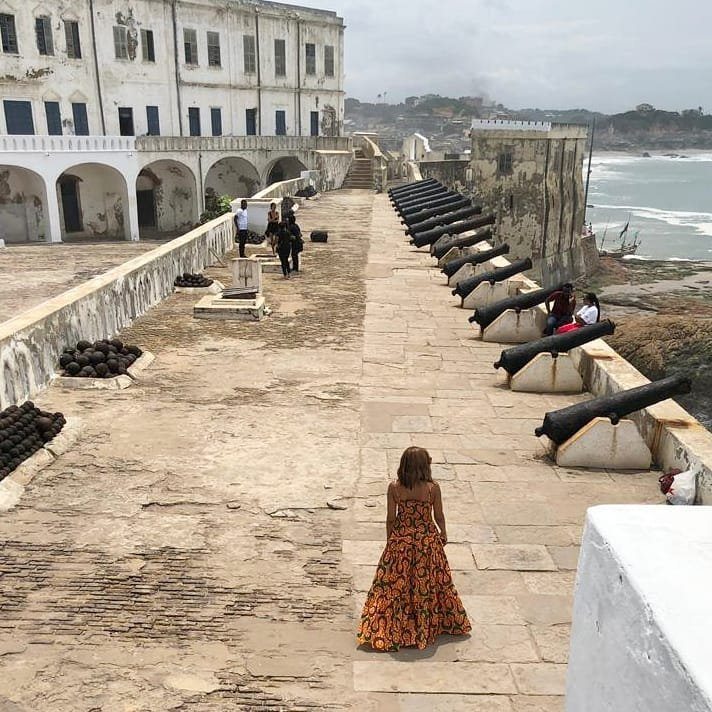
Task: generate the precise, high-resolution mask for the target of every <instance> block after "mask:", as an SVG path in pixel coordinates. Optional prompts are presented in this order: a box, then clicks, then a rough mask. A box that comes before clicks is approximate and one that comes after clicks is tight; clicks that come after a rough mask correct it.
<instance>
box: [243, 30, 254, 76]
mask: <svg viewBox="0 0 712 712" xmlns="http://www.w3.org/2000/svg"><path fill="white" fill-rule="evenodd" d="M242 49H243V56H244V65H245V66H244V69H245V74H254V73H255V72H256V71H257V53H256V51H255V36H254V35H242Z"/></svg>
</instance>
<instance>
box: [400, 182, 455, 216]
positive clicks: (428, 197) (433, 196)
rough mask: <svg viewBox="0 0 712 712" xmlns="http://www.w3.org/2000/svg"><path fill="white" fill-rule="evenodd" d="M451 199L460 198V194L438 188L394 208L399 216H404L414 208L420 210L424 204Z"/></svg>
mask: <svg viewBox="0 0 712 712" xmlns="http://www.w3.org/2000/svg"><path fill="white" fill-rule="evenodd" d="M451 197H459V194H458V193H455V192H454V191H452V190H447V189H446V188H442V189H441V188H438V189H437V190H434V191H428V193H426V194H425V195H419V196H417V197H415V198H409V199H408V200H404V201H403V202H401V203H396V204H395V206H394V207H395V209H396V212H397V213H398V214H399V215H402V214H403V213H406V212H408V211H410V210H412V209H413V208H418V207H419V206H420V205H423V204H424V203H427V202H430V201H435V200H442V199H443V198H451Z"/></svg>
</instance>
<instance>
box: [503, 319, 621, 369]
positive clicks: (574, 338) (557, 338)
mask: <svg viewBox="0 0 712 712" xmlns="http://www.w3.org/2000/svg"><path fill="white" fill-rule="evenodd" d="M615 330H616V325H615V324H614V323H613V322H612V321H611V320H610V319H606V320H604V321H600V322H598V323H596V324H589V325H587V326H582V327H581V328H579V329H574V330H573V331H567V332H566V333H565V334H553V335H552V336H544V337H543V338H541V339H537V340H536V341H530V342H528V343H526V344H520V345H519V346H513V347H512V348H509V349H505V350H504V351H502V353H501V354H500V356H499V361H496V362H495V364H494V367H495V368H503V369H504V370H505V371H507V373H509V374H510V376H511V375H513V374H515V373H517V371H519V370H521V369H522V368H524V366H526V365H527V364H528V363H529V362H530V361H531V360H532V359H533V358H534V357H535V356H536V355H537V354H541V353H550V354H552V355H556V354H562V353H566V352H568V351H570V350H571V349H573V348H575V347H576V346H582V345H583V344H587V343H588V342H589V341H594V340H595V339H600V338H601V337H602V336H609V335H610V334H612V333H613V332H614V331H615Z"/></svg>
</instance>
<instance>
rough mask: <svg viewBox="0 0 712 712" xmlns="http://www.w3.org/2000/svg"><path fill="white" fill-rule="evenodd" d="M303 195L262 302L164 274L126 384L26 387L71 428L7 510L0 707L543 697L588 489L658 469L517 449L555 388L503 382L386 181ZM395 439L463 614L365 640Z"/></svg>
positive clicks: (0, 604)
mask: <svg viewBox="0 0 712 712" xmlns="http://www.w3.org/2000/svg"><path fill="white" fill-rule="evenodd" d="M301 220H302V227H303V229H305V230H306V231H308V230H310V229H314V228H320V227H323V226H329V229H330V241H329V243H328V245H312V244H310V243H307V249H306V251H305V255H304V268H305V273H304V274H302V275H300V276H298V277H296V278H295V279H293V280H289V281H287V280H282V279H281V277H279V276H277V275H269V276H267V278H266V283H265V292H266V295H267V297H268V301H269V303H270V305H271V306H272V307H273V309H274V314H273V316H272V317H270V318H269V319H268V320H266V321H264V322H262V323H259V324H220V323H211V322H203V321H196V320H193V319H192V317H191V312H190V308H191V306H192V304H193V302H194V301H195V297H191V296H189V295H174V296H173V297H170V298H169V299H167V300H165V301H164V302H163V303H162V304H161V305H159V306H158V307H156V308H154V309H152V310H151V312H150V313H149V314H147V315H146V316H144V317H142V318H141V319H139V320H138V321H137V322H136V324H135V325H134V326H132V327H131V328H130V329H128V330H127V331H126V333H125V334H124V335H123V336H124V338H125V339H126V340H128V341H129V342H132V343H138V344H139V345H141V346H143V347H146V348H149V349H150V350H151V351H153V352H154V353H155V354H156V356H157V361H156V363H155V364H154V366H153V367H152V368H151V369H150V370H149V371H148V372H147V373H146V376H145V380H143V381H142V382H141V383H140V384H138V385H136V386H132V387H131V388H129V389H128V390H126V391H123V392H120V393H109V392H106V393H90V392H76V391H74V392H70V391H62V390H58V389H55V388H52V389H50V390H49V391H48V392H47V393H46V394H44V395H43V396H42V397H41V398H38V399H37V401H38V402H39V403H40V404H41V405H43V406H48V407H51V408H52V409H60V408H61V409H62V410H63V411H64V412H65V413H67V414H70V415H75V416H80V417H82V418H83V419H84V421H85V432H84V434H83V437H82V439H81V440H80V442H79V444H78V445H77V447H76V448H75V449H74V450H73V451H72V452H71V453H67V454H66V455H65V456H63V457H62V458H60V459H59V460H58V461H57V462H56V463H55V464H54V465H53V466H51V467H50V468H48V469H46V470H44V471H43V472H42V473H40V474H39V475H38V476H37V477H36V478H35V479H34V480H33V482H32V483H31V484H30V486H29V487H28V489H27V491H26V492H25V495H24V497H23V499H22V500H21V502H20V505H19V506H18V507H17V508H16V509H14V510H12V511H11V512H7V513H0V538H1V539H2V541H3V547H2V550H0V710H2V712H5V711H6V710H7V711H8V712H19V711H20V710H45V709H51V710H53V712H54V711H57V712H63V711H65V710H66V711H70V710H71V711H72V712H76V711H77V710H81V711H85V710H86V711H89V710H102V711H105V712H109V711H111V712H113V711H114V710H121V711H122V712H123V711H128V710H131V711H132V712H136V711H141V712H143V711H144V710H145V711H146V712H149V711H150V712H156V711H163V710H178V709H180V710H191V711H193V710H196V711H198V712H203V711H208V710H210V711H212V710H271V711H274V712H277V711H278V710H290V711H295V712H296V711H304V710H317V709H318V710H328V709H339V710H341V709H358V710H364V711H366V712H391V711H392V712H396V711H397V712H426V710H427V711H428V712H430V711H431V710H455V711H456V712H457V711H458V710H475V711H477V710H482V711H485V710H486V711H487V712H501V711H506V712H550V711H553V710H561V709H563V706H562V701H561V699H562V698H561V697H560V695H561V693H562V691H563V678H564V663H565V659H566V645H567V634H568V623H569V617H570V614H569V610H570V603H571V592H572V586H573V576H574V569H575V566H576V556H577V552H578V550H577V544H578V540H579V535H580V528H581V523H582V521H583V515H584V512H585V509H586V507H587V506H590V505H592V504H596V503H603V502H606V503H610V502H645V501H654V502H656V501H659V498H658V496H657V493H656V484H657V483H656V480H655V477H654V476H653V475H651V474H645V475H615V474H610V473H607V472H574V471H566V470H561V469H559V468H556V467H553V466H552V465H551V464H550V463H547V462H546V461H544V460H542V459H539V458H537V456H536V454H535V453H536V451H537V450H536V449H537V447H538V441H537V439H536V438H534V437H533V435H532V434H531V433H532V431H533V428H534V426H535V425H537V424H538V423H539V422H540V420H541V417H542V416H543V413H544V411H545V410H547V409H551V408H553V407H557V406H561V405H565V404H568V403H570V402H572V399H571V398H570V397H542V396H529V397H527V396H524V395H514V394H512V393H510V392H509V391H508V390H506V389H505V388H504V387H503V385H502V384H501V383H500V382H499V380H498V376H497V375H496V372H495V371H494V369H493V368H492V365H491V364H492V362H493V361H494V360H495V358H494V357H495V356H496V355H497V354H498V351H499V349H498V348H496V347H494V346H491V345H483V344H482V343H479V342H478V341H476V340H474V338H473V335H474V332H473V331H472V330H471V329H470V328H469V327H468V325H467V321H466V312H463V311H462V310H460V309H458V308H456V307H455V300H454V299H453V298H452V297H451V296H450V294H449V291H448V290H447V289H446V288H445V287H443V286H442V281H443V280H442V278H441V276H440V275H439V273H438V272H437V271H436V270H433V269H432V264H431V260H430V258H429V257H427V256H426V255H425V254H423V253H421V252H415V251H413V250H411V249H410V248H409V247H408V245H407V243H406V241H405V240H404V238H403V234H402V231H401V230H400V229H399V225H398V222H397V220H396V218H395V214H394V213H393V211H392V210H391V208H390V206H389V204H388V201H387V199H386V197H385V196H373V195H372V194H370V193H368V192H358V191H353V192H350V191H342V192H338V193H333V194H329V195H327V196H324V197H323V198H321V199H319V200H318V201H314V202H310V203H309V204H308V206H307V207H306V208H305V210H304V211H303V217H302V218H301ZM208 272H209V273H210V274H211V275H213V276H215V277H217V278H220V279H227V271H226V270H221V269H217V268H215V269H211V270H208ZM410 444H419V445H422V446H425V447H427V448H429V449H430V451H431V453H432V455H433V459H434V462H435V470H436V473H435V474H436V477H437V478H438V479H439V480H440V481H441V484H442V487H443V494H444V501H445V514H446V517H447V518H448V521H449V526H448V533H449V537H450V540H451V543H450V544H448V546H447V553H448V557H449V559H450V563H451V566H452V568H453V570H454V575H455V580H456V584H457V586H458V589H459V591H460V593H461V595H462V597H463V600H464V602H465V606H466V608H467V610H468V613H469V614H470V617H471V619H472V622H473V626H474V630H473V634H472V636H471V637H470V638H468V639H457V640H443V641H442V642H441V643H440V644H439V645H438V646H436V647H434V648H432V649H429V650H426V651H424V652H422V653H419V652H417V651H410V650H406V651H401V652H400V653H398V654H393V655H391V654H375V653H369V652H366V651H360V650H356V649H355V647H354V643H355V637H354V635H355V630H356V627H357V620H358V615H359V612H360V607H361V605H362V603H363V598H364V595H365V591H366V590H367V588H368V586H369V584H370V580H371V577H372V575H373V572H374V565H375V563H376V561H377V559H378V556H379V554H380V551H381V549H382V546H383V540H384V533H385V527H384V523H383V520H384V516H385V487H386V483H387V481H388V479H389V478H390V477H392V476H393V473H394V472H395V466H396V463H397V460H398V458H399V456H400V452H401V451H402V449H403V448H404V447H405V446H407V445H410ZM341 507H346V509H341Z"/></svg>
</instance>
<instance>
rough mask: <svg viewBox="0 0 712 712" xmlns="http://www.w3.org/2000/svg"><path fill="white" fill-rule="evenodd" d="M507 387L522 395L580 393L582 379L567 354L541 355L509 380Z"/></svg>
mask: <svg viewBox="0 0 712 712" xmlns="http://www.w3.org/2000/svg"><path fill="white" fill-rule="evenodd" d="M509 387H510V388H511V389H512V390H513V391H520V392H523V393H581V392H582V391H583V379H582V378H581V375H580V374H579V372H578V369H577V368H576V366H575V365H574V362H573V361H572V360H571V357H570V356H569V355H568V354H559V355H558V356H557V357H556V358H554V357H553V356H552V355H551V354H550V353H542V354H537V355H536V356H535V357H534V358H533V359H532V360H531V361H530V362H529V363H528V364H527V365H526V366H524V368H522V369H520V370H519V371H517V372H516V373H515V374H514V375H513V376H512V377H511V378H510V379H509Z"/></svg>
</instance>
